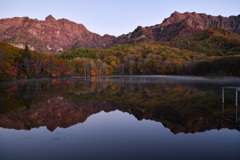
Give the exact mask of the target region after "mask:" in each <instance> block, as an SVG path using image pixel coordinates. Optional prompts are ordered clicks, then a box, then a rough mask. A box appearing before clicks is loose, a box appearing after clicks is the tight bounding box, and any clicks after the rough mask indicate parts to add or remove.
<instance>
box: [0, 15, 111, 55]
mask: <svg viewBox="0 0 240 160" xmlns="http://www.w3.org/2000/svg"><path fill="white" fill-rule="evenodd" d="M113 39H115V37H114V36H110V35H104V36H100V35H98V34H96V33H92V32H90V31H88V30H87V28H86V27H85V26H84V25H82V24H77V23H75V22H72V21H69V20H67V19H58V20H56V19H55V18H54V17H53V16H51V15H49V16H48V17H46V19H45V20H44V21H39V20H37V19H30V18H28V17H21V18H20V17H15V18H7V19H1V20H0V41H3V42H7V43H9V44H12V45H14V46H16V47H18V48H23V47H24V46H25V43H26V42H28V43H29V48H30V49H31V50H36V51H39V52H50V53H59V52H62V51H65V50H71V49H74V48H81V47H86V48H106V47H108V46H111V43H112V40H113Z"/></svg>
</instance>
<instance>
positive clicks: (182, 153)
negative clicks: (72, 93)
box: [0, 111, 240, 159]
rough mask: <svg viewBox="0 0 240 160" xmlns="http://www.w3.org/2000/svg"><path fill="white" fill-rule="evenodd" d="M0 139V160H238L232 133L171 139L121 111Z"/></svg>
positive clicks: (238, 139)
mask: <svg viewBox="0 0 240 160" xmlns="http://www.w3.org/2000/svg"><path fill="white" fill-rule="evenodd" d="M0 135H1V136H0V144H1V145H0V151H1V154H0V159H72V158H78V159H182V158H184V159H224V158H229V159H240V153H239V144H240V133H239V132H238V131H236V130H228V129H222V130H211V131H207V132H204V133H196V134H183V133H180V134H177V135H174V134H173V133H171V132H170V130H169V129H167V128H164V127H163V125H162V124H161V123H158V122H154V121H149V120H142V121H137V119H136V118H135V117H134V116H132V115H131V116H129V114H128V113H122V112H120V111H114V112H110V113H105V112H103V111H102V112H100V113H99V114H95V115H92V116H90V117H89V118H88V119H87V120H86V121H85V122H84V123H82V124H77V125H74V126H71V127H69V128H67V129H63V128H57V129H56V130H55V131H54V132H49V131H48V130H47V129H46V128H45V127H41V128H39V129H32V130H31V131H23V130H22V131H16V130H11V129H2V128H1V129H0Z"/></svg>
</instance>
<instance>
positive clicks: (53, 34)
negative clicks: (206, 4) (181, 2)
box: [0, 12, 240, 53]
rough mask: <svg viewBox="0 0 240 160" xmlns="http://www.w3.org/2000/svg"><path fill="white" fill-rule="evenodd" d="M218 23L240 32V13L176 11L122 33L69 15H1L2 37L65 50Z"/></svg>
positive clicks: (171, 35)
mask: <svg viewBox="0 0 240 160" xmlns="http://www.w3.org/2000/svg"><path fill="white" fill-rule="evenodd" d="M213 27H218V28H223V29H225V30H228V31H230V32H234V33H236V34H240V15H238V16H230V17H222V16H211V15H206V14H203V13H195V12H193V13H189V12H186V13H179V12H174V13H173V14H171V16H170V17H169V18H166V19H165V20H164V21H163V22H162V23H161V24H157V25H154V26H150V27H142V26H138V27H137V28H136V29H135V30H134V31H133V32H130V33H128V34H123V35H121V36H119V37H114V36H110V35H104V36H101V35H99V34H96V33H92V32H90V31H89V30H88V29H87V28H86V27H85V26H84V25H82V24H77V23H75V22H72V21H69V20H67V19H58V20H56V19H55V18H54V17H53V16H51V15H49V16H48V17H46V19H45V20H44V21H40V20H37V19H30V18H28V17H21V18H20V17H14V18H6V19H0V41H2V42H6V43H9V44H12V45H14V46H16V47H18V48H24V46H25V43H26V42H28V43H29V48H30V49H31V50H35V51H39V52H47V53H61V52H63V51H66V50H72V49H76V48H108V47H111V46H112V45H115V44H126V43H137V42H148V41H160V42H166V41H172V40H176V39H178V38H179V37H184V36H188V35H191V34H194V33H196V32H198V31H201V30H205V29H209V28H213Z"/></svg>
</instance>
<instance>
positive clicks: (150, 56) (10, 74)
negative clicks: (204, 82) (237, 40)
mask: <svg viewBox="0 0 240 160" xmlns="http://www.w3.org/2000/svg"><path fill="white" fill-rule="evenodd" d="M0 51H1V53H0V80H1V81H2V80H11V79H18V78H41V77H50V78H55V77H71V76H96V75H136V74H138V75H146V74H157V75H159V74H174V75H220V76H240V72H239V66H240V56H238V53H239V52H234V56H233V55H231V54H229V55H231V56H229V55H228V54H227V55H226V56H223V55H222V56H218V54H215V55H213V56H210V55H208V54H207V53H206V52H205V53H200V52H193V51H190V50H186V49H179V48H174V47H170V46H166V45H162V44H160V43H157V42H154V43H136V44H126V45H117V46H114V47H112V48H109V49H83V48H80V49H75V50H72V51H68V52H64V53H62V54H58V55H51V54H44V53H38V52H34V51H30V50H29V49H28V45H27V44H26V46H25V49H18V48H15V47H13V46H11V45H8V44H6V43H0ZM231 53H233V52H231Z"/></svg>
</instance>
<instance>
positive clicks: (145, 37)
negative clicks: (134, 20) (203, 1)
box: [116, 12, 240, 43]
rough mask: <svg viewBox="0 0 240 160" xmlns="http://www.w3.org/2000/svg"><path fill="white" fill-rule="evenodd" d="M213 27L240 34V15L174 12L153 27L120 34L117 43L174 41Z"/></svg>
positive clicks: (139, 27) (139, 28) (138, 28)
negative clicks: (227, 15)
mask: <svg viewBox="0 0 240 160" xmlns="http://www.w3.org/2000/svg"><path fill="white" fill-rule="evenodd" d="M213 27H217V28H223V29H226V30H228V31H230V32H235V33H238V34H240V15H238V16H230V17H222V16H211V15H206V14H202V13H200V14H198V13H195V12H193V13H189V12H186V13H179V12H174V13H173V14H171V16H170V17H169V18H166V19H164V21H163V22H162V23H161V24H157V25H155V26H151V27H141V26H138V27H137V28H136V29H135V30H134V31H133V32H131V33H129V34H125V35H121V36H119V37H118V38H117V40H116V43H135V42H142V41H162V42H164V41H172V40H176V39H178V38H179V37H184V36H187V35H191V34H194V33H196V32H198V31H200V30H205V29H209V28H213Z"/></svg>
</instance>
